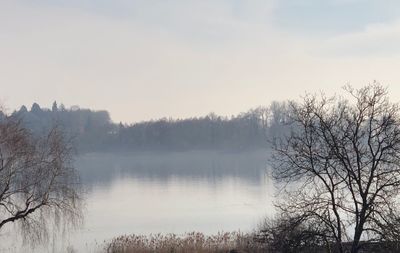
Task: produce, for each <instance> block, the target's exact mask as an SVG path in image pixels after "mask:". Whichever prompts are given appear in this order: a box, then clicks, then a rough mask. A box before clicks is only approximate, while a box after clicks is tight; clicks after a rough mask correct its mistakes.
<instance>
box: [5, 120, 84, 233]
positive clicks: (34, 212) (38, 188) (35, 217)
mask: <svg viewBox="0 0 400 253" xmlns="http://www.w3.org/2000/svg"><path fill="white" fill-rule="evenodd" d="M71 154H72V152H71V146H70V145H69V143H68V142H66V141H65V138H64V137H63V134H62V133H61V131H60V130H59V129H58V128H56V127H55V128H53V129H52V130H51V131H50V132H49V134H48V135H47V136H44V137H42V138H38V137H35V136H34V135H32V134H31V133H30V132H29V131H28V130H27V129H25V128H24V127H22V126H21V124H20V123H19V122H18V121H17V120H15V119H13V118H11V117H7V116H6V117H4V118H2V119H1V120H0V230H2V229H3V228H5V227H6V226H7V225H8V224H12V223H14V224H16V225H19V227H20V228H21V231H22V232H23V234H24V235H25V236H28V237H27V238H29V239H34V240H36V241H37V240H42V239H45V238H46V233H47V232H48V231H49V228H50V225H54V224H55V225H57V224H58V225H60V224H65V225H67V224H74V223H75V222H77V221H79V220H80V218H81V208H80V206H81V205H80V203H81V201H80V198H79V191H78V187H77V182H78V181H77V175H76V173H75V170H74V168H73V167H72V166H71V164H72V160H71ZM50 222H52V223H51V224H50Z"/></svg>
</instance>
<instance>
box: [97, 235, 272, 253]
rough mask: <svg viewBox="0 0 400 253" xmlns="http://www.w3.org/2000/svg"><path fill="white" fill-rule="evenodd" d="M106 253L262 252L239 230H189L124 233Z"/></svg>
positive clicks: (109, 246) (108, 247) (109, 245)
mask: <svg viewBox="0 0 400 253" xmlns="http://www.w3.org/2000/svg"><path fill="white" fill-rule="evenodd" d="M105 251H106V252H107V253H225V252H232V253H233V252H235V253H236V252H238V253H239V252H240V253H245V252H251V253H257V252H265V251H262V249H261V246H260V245H257V244H256V243H254V241H253V237H252V236H251V235H249V234H243V233H239V232H231V233H218V234H216V235H211V236H206V235H204V234H202V233H198V232H192V233H186V234H184V235H183V236H177V235H175V234H167V235H163V234H155V235H149V236H144V235H124V236H120V237H117V238H114V239H113V240H112V241H111V242H110V243H108V244H107V246H106V247H105Z"/></svg>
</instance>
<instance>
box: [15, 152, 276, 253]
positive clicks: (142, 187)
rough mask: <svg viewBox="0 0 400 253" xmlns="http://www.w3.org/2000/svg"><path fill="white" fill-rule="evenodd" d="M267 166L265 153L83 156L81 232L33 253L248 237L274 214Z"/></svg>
mask: <svg viewBox="0 0 400 253" xmlns="http://www.w3.org/2000/svg"><path fill="white" fill-rule="evenodd" d="M267 160H268V151H266V150H259V151H248V152H235V153H233V152H221V151H192V152H142V153H91V154H86V155H82V156H80V157H79V158H78V159H77V161H76V167H77V169H78V171H79V174H80V176H81V180H82V185H83V187H84V189H85V200H86V207H85V213H84V215H85V222H84V226H83V227H82V228H80V229H78V230H77V231H75V232H73V233H68V234H66V235H65V237H64V238H63V240H59V239H56V240H54V242H50V244H49V245H47V246H45V247H39V248H38V249H37V252H52V250H54V248H57V249H59V248H60V247H61V248H63V249H66V248H67V247H68V246H69V247H70V248H73V249H75V250H77V251H78V252H91V251H94V250H95V249H97V248H99V247H102V246H103V245H104V240H110V239H112V238H113V237H115V236H119V235H124V234H132V233H136V234H150V233H177V234H182V233H185V232H190V231H199V232H203V233H206V234H212V233H217V232H219V231H237V230H240V231H243V232H246V231H251V230H253V229H254V228H256V226H257V225H258V223H259V222H261V220H262V219H263V218H264V217H265V215H267V214H271V213H272V212H273V210H272V198H273V195H274V187H273V182H272V181H271V180H270V179H269V177H268V170H267V167H268V161H267ZM16 248H17V247H16ZM15 252H23V251H17V250H16V251H15Z"/></svg>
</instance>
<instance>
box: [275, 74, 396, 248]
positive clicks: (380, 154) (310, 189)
mask: <svg viewBox="0 0 400 253" xmlns="http://www.w3.org/2000/svg"><path fill="white" fill-rule="evenodd" d="M345 90H346V91H347V92H348V94H349V95H350V96H349V98H348V99H344V98H340V97H332V98H326V97H325V96H324V95H321V96H320V97H318V96H315V95H308V96H306V97H305V98H304V100H303V102H301V103H296V102H291V103H290V118H291V126H292V130H291V132H290V134H289V135H287V136H286V137H283V138H279V139H277V140H275V142H274V155H273V158H272V161H273V167H274V177H275V178H276V179H277V180H279V182H281V183H285V184H284V185H285V186H286V187H285V188H284V191H283V193H282V194H285V197H284V198H283V199H284V200H282V201H280V202H279V203H277V206H278V207H279V208H280V209H281V211H283V212H284V213H286V214H289V215H294V216H300V217H307V218H308V219H313V220H314V221H315V222H317V223H319V224H321V225H323V226H324V227H327V228H328V232H327V233H328V234H327V236H329V237H330V238H333V241H334V242H335V244H336V247H335V248H336V249H335V251H339V252H344V251H345V248H347V246H345V245H350V248H351V249H350V250H351V252H352V253H356V252H358V251H359V250H360V249H361V248H362V247H363V246H366V245H367V244H368V243H369V244H371V243H372V242H373V241H386V242H388V241H390V242H398V241H399V235H400V233H399V231H400V230H399V228H398V227H399V226H398V225H399V224H400V223H399V221H400V219H399V217H400V216H399V213H398V212H397V208H396V205H397V202H398V195H399V190H400V153H399V151H400V118H399V106H398V105H397V104H394V103H391V102H390V101H389V99H388V94H387V90H386V89H385V88H384V87H382V86H381V85H380V84H378V83H376V82H375V83H373V84H370V85H368V86H366V87H364V88H361V89H353V88H351V87H349V86H348V87H346V88H345ZM288 183H290V184H288Z"/></svg>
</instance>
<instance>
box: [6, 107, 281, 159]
mask: <svg viewBox="0 0 400 253" xmlns="http://www.w3.org/2000/svg"><path fill="white" fill-rule="evenodd" d="M286 108H287V105H286V103H284V102H273V103H271V105H270V106H265V107H258V108H256V109H252V110H249V111H248V112H245V113H240V114H239V115H236V116H231V117H222V116H217V115H215V114H214V113H211V114H209V115H207V116H204V117H194V118H187V119H166V118H162V119H158V120H151V121H144V122H139V123H134V124H122V123H114V122H112V121H111V118H110V115H109V113H108V112H107V111H93V110H90V109H82V108H79V107H78V106H72V107H70V108H65V106H63V105H61V106H57V103H56V102H54V103H53V106H52V108H51V109H47V108H41V107H40V106H39V105H38V104H37V103H34V104H33V105H32V106H31V108H30V110H28V109H27V107H26V106H22V107H21V108H20V109H19V110H18V111H14V112H13V113H12V117H15V118H18V119H19V120H21V121H22V122H23V124H25V126H26V127H27V128H29V129H30V130H32V131H33V132H35V133H38V134H41V133H44V132H46V131H48V130H49V129H50V128H51V127H52V126H53V125H55V124H57V125H58V126H59V127H61V128H62V129H64V131H65V132H66V133H68V135H70V136H72V137H73V139H74V140H75V143H76V145H77V148H78V150H80V151H84V152H92V151H149V150H157V151H166V150H172V151H181V150H199V149H220V150H238V151H239V150H249V149H258V148H266V147H268V138H269V137H272V136H275V135H277V134H279V133H281V132H282V131H283V130H282V125H283V124H282V123H283V122H285V121H286V119H285V117H286V116H285V115H286V114H285V111H286Z"/></svg>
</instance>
